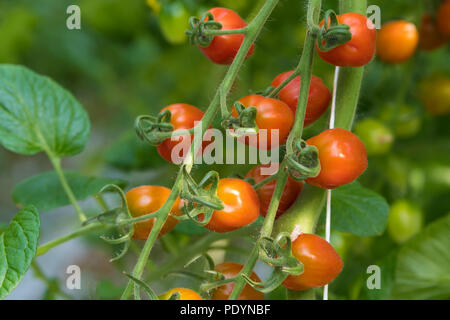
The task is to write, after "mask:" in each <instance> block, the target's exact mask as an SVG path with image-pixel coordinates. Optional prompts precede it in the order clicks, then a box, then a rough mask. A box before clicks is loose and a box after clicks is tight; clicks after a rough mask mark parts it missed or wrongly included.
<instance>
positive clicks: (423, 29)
mask: <svg viewBox="0 0 450 320" xmlns="http://www.w3.org/2000/svg"><path fill="white" fill-rule="evenodd" d="M446 43H447V37H446V36H444V35H442V34H441V33H440V32H439V30H438V28H437V25H436V21H435V20H434V18H433V16H432V15H430V14H424V15H423V16H422V21H421V23H420V27H419V46H420V48H421V49H422V50H425V51H431V50H434V49H437V48H439V47H442V46H443V45H444V44H446Z"/></svg>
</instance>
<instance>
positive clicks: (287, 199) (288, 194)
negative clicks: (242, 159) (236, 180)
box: [245, 164, 303, 217]
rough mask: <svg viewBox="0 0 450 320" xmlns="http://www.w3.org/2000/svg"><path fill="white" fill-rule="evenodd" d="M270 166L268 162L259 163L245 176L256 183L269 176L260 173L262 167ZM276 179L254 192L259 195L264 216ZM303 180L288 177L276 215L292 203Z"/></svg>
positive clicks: (301, 186)
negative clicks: (265, 163)
mask: <svg viewBox="0 0 450 320" xmlns="http://www.w3.org/2000/svg"><path fill="white" fill-rule="evenodd" d="M267 167H270V164H267V165H259V166H256V167H254V168H253V169H251V170H250V171H249V172H248V173H247V175H246V176H245V177H246V178H253V179H254V180H255V182H256V183H258V182H260V181H262V180H264V179H265V178H267V177H269V175H263V174H262V173H261V169H262V168H267ZM276 183H277V181H276V180H272V181H270V182H269V183H267V184H265V185H263V186H262V187H260V188H259V189H258V190H256V193H257V194H258V197H259V204H260V207H261V211H260V212H261V215H263V216H266V214H267V210H268V209H269V204H270V200H271V199H272V195H273V192H274V190H275V185H276ZM302 188H303V182H301V181H297V180H294V179H292V178H290V177H289V178H288V180H287V182H286V185H285V187H284V190H283V194H282V196H281V199H280V204H279V205H278V210H277V217H279V216H280V215H281V214H283V212H285V211H286V210H287V209H289V207H290V206H291V205H292V204H293V203H294V201H295V199H297V197H298V195H299V194H300V192H301V191H302Z"/></svg>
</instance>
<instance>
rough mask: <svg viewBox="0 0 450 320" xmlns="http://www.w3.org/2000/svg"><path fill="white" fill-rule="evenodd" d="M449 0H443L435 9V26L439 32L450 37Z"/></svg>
mask: <svg viewBox="0 0 450 320" xmlns="http://www.w3.org/2000/svg"><path fill="white" fill-rule="evenodd" d="M449 17H450V0H446V1H444V2H443V3H442V4H441V6H440V7H439V9H438V11H437V17H436V18H437V26H438V28H439V32H440V33H441V34H443V35H445V36H448V37H450V18H449Z"/></svg>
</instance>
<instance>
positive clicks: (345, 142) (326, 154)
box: [306, 128, 367, 189]
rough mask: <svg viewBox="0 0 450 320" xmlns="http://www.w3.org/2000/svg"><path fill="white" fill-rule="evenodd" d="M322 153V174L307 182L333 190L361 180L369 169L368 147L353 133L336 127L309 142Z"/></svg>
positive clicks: (320, 154) (307, 141)
mask: <svg viewBox="0 0 450 320" xmlns="http://www.w3.org/2000/svg"><path fill="white" fill-rule="evenodd" d="M306 143H307V144H308V145H313V146H316V147H317V149H318V150H319V161H320V166H321V169H320V173H319V175H318V176H317V177H314V178H308V179H306V182H307V183H309V184H312V185H315V186H318V187H321V188H325V189H334V188H337V187H339V186H341V185H344V184H347V183H350V182H352V181H353V180H355V179H356V178H358V177H359V176H360V175H361V173H363V172H364V170H366V168H367V152H366V147H365V146H364V144H363V143H362V142H361V140H360V139H359V138H358V137H357V136H356V135H355V134H353V133H351V132H350V131H347V130H344V129H340V128H336V129H328V130H325V131H324V132H322V133H321V134H319V135H317V136H315V137H312V138H310V139H308V140H306Z"/></svg>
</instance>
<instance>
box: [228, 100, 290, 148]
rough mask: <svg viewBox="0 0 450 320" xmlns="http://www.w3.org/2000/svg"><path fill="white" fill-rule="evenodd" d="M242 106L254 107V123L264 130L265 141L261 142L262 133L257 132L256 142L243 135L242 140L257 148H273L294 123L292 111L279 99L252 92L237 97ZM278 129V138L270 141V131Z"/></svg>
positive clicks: (284, 138)
mask: <svg viewBox="0 0 450 320" xmlns="http://www.w3.org/2000/svg"><path fill="white" fill-rule="evenodd" d="M239 102H240V103H242V104H243V105H244V107H256V125H257V126H258V128H259V130H261V129H262V130H266V133H267V135H266V136H267V141H266V143H263V142H262V141H263V140H262V137H264V136H263V134H262V133H258V134H257V137H256V142H253V139H252V138H251V137H248V136H246V137H244V138H242V140H244V141H245V143H246V144H248V145H253V146H255V147H258V148H259V149H269V150H270V149H273V148H275V147H278V146H280V145H282V144H283V143H285V142H286V140H287V138H288V136H289V132H290V131H291V128H292V126H293V124H294V113H293V112H292V110H291V109H290V108H289V107H288V105H287V104H286V103H284V102H283V101H281V100H277V99H272V98H266V97H264V96H261V95H257V94H252V95H249V96H246V97H243V98H241V99H239ZM233 116H234V117H237V112H236V110H235V109H234V107H233ZM274 130H278V140H273V141H272V138H271V136H272V132H273V131H274Z"/></svg>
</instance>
